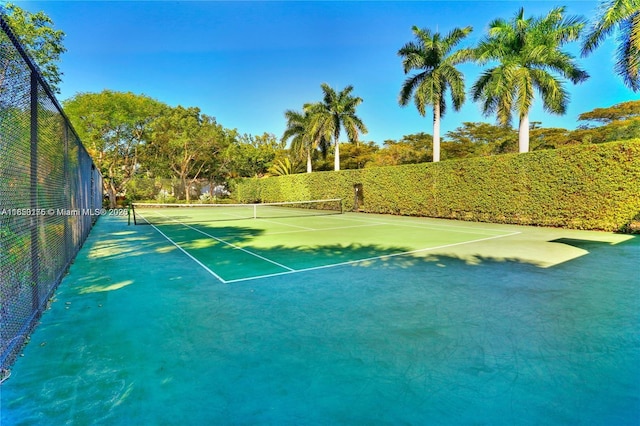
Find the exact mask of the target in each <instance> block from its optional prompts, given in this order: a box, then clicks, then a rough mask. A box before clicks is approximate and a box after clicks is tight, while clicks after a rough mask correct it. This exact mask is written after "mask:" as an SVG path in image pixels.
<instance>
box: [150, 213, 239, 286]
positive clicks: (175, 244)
mask: <svg viewBox="0 0 640 426" xmlns="http://www.w3.org/2000/svg"><path fill="white" fill-rule="evenodd" d="M140 216H141V217H142V218H143V219H144V216H142V215H140ZM145 220H146V219H145ZM147 223H149V225H151V227H152V228H153V229H155V230H156V231H158V233H160V235H162V236H163V237H165V238H166V239H167V241H169V242H170V243H171V244H173V245H174V246H176V247H177V248H178V250H180V251H181V252H183V253H184V254H186V255H187V256H189V258H190V259H191V260H193V261H194V262H196V263H197V264H198V265H200V266H202V268H203V269H204V270H205V271H207V272H208V273H210V274H211V275H213V276H214V277H215V278H216V279H218V280H219V281H221V282H222V283H224V284H226V283H227V281H225V280H224V279H223V278H222V277H221V276H220V275H218V274H216V273H215V272H213V271H212V270H211V269H209V268H208V267H207V265H205V264H204V263H202V262H200V261H199V260H198V259H196V258H195V257H193V256H192V255H191V254H190V253H189V252H187V251H186V250H185V249H183V248H182V247H180V246H179V245H178V243H176V242H175V241H173V240H172V239H171V238H169V237H168V236H167V235H166V234H165V233H164V232H162V231H161V230H159V229H158V228H157V227H156V226H155V225H154V224H152V223H150V222H149V221H147Z"/></svg>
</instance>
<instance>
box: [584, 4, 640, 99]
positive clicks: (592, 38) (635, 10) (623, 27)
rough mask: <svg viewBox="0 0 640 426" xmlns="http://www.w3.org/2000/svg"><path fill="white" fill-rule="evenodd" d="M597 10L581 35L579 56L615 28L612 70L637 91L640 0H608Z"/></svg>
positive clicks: (593, 47) (639, 47)
mask: <svg viewBox="0 0 640 426" xmlns="http://www.w3.org/2000/svg"><path fill="white" fill-rule="evenodd" d="M600 6H601V7H600V11H599V13H598V16H597V18H596V19H595V20H594V22H593V25H592V26H591V28H590V30H589V32H588V33H587V34H586V36H585V38H584V42H583V45H582V56H583V57H584V56H587V55H588V54H589V53H591V52H593V51H594V50H595V49H596V48H597V47H598V45H599V44H600V43H601V42H602V41H603V40H604V39H605V38H606V37H607V36H609V35H610V34H611V32H612V31H613V30H614V29H615V28H616V27H617V29H618V37H617V38H618V43H619V45H618V51H617V52H616V65H615V70H616V73H618V75H620V76H621V77H622V79H623V80H624V83H625V84H626V85H627V86H629V87H630V88H631V90H633V91H634V92H637V91H638V90H640V0H608V1H603V2H601V3H600Z"/></svg>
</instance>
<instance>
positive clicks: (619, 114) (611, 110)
mask: <svg viewBox="0 0 640 426" xmlns="http://www.w3.org/2000/svg"><path fill="white" fill-rule="evenodd" d="M631 119H640V101H629V102H622V103H620V104H616V105H613V106H610V107H607V108H596V109H594V110H592V111H588V112H584V113H582V114H580V115H579V116H578V120H580V121H596V122H600V123H604V124H608V123H611V122H614V121H619V120H631Z"/></svg>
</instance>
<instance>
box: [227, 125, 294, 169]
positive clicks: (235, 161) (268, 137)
mask: <svg viewBox="0 0 640 426" xmlns="http://www.w3.org/2000/svg"><path fill="white" fill-rule="evenodd" d="M284 146H285V145H284V143H283V142H279V141H278V139H277V138H276V136H275V135H273V134H271V133H263V134H262V135H259V136H253V135H248V134H244V135H242V136H240V137H239V138H237V139H236V140H235V141H234V142H233V143H232V144H231V145H229V146H228V147H227V148H226V149H225V150H224V152H223V153H222V156H223V161H224V162H225V165H226V170H227V177H228V178H236V177H262V176H266V175H267V173H268V171H269V168H271V166H272V165H273V162H274V160H275V159H276V156H277V155H278V153H279V152H280V151H281V150H282V149H283V148H284Z"/></svg>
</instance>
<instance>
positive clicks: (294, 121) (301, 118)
mask: <svg viewBox="0 0 640 426" xmlns="http://www.w3.org/2000/svg"><path fill="white" fill-rule="evenodd" d="M284 116H285V118H286V119H287V128H286V129H285V131H284V134H283V135H282V140H283V141H287V140H288V139H290V138H292V139H291V151H293V152H297V153H302V152H304V155H306V157H307V173H311V172H312V166H311V153H312V152H313V151H315V150H317V149H318V148H320V149H321V150H322V152H326V151H327V148H328V147H327V145H328V141H327V140H326V139H325V138H324V137H322V136H323V135H322V134H315V135H314V134H313V133H312V129H311V116H310V113H309V109H308V108H307V109H306V110H305V111H304V112H299V111H293V110H287V111H285V113H284Z"/></svg>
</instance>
